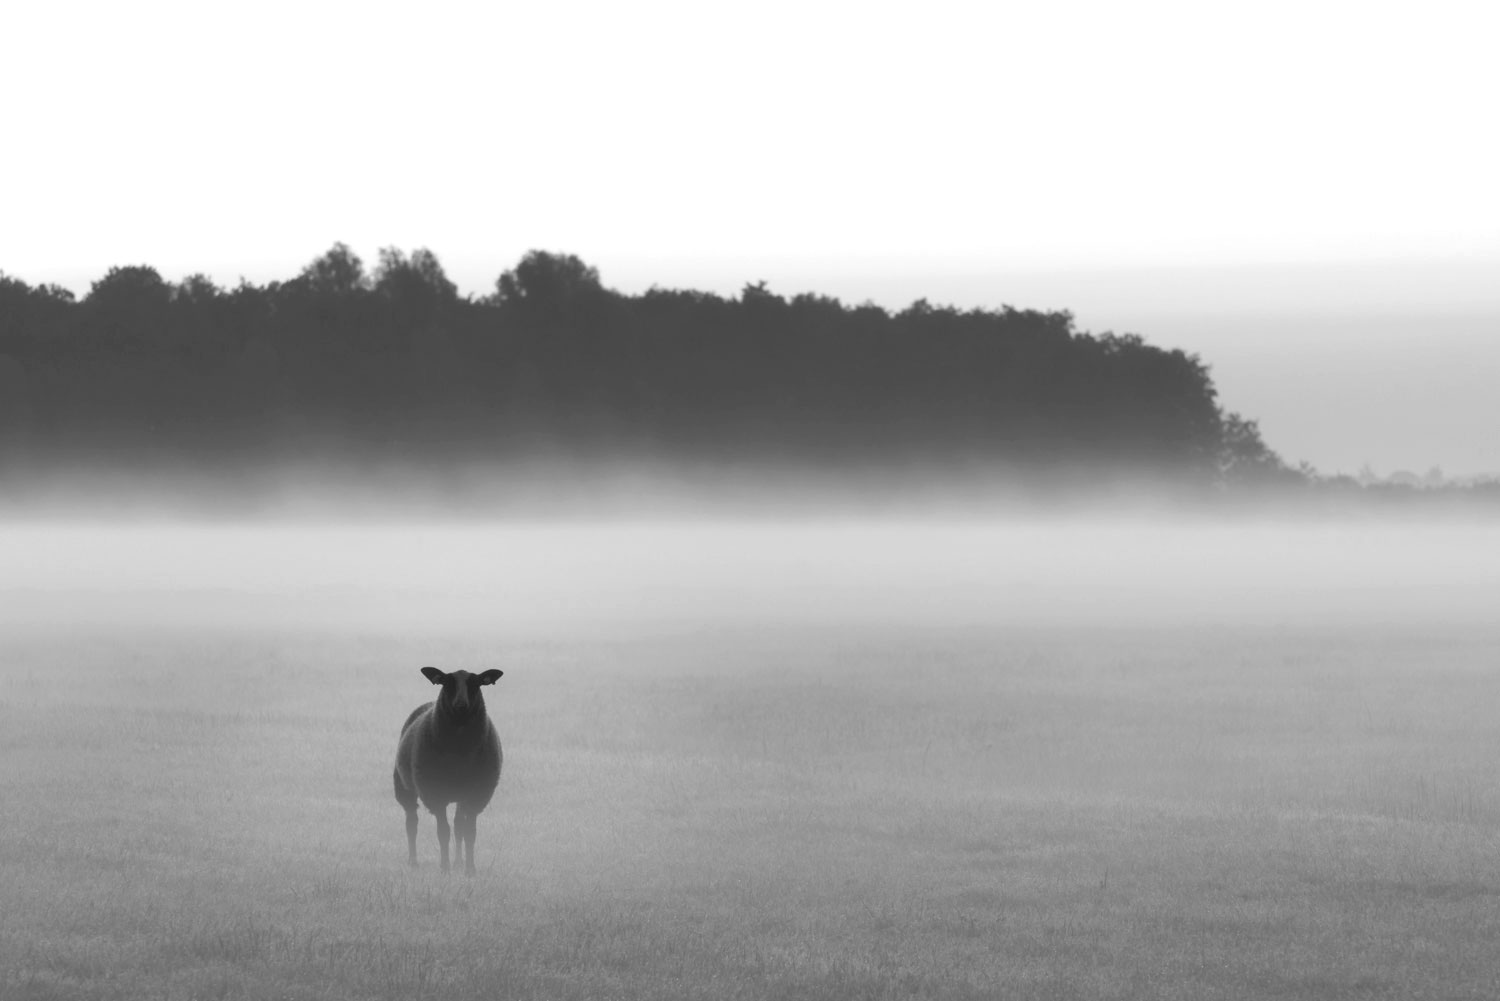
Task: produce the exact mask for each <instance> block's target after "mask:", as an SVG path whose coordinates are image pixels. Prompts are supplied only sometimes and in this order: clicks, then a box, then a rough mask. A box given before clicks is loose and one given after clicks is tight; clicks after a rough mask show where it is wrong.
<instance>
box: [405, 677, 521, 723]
mask: <svg viewBox="0 0 1500 1001" xmlns="http://www.w3.org/2000/svg"><path fill="white" fill-rule="evenodd" d="M422 673H423V674H425V675H426V676H427V680H428V681H431V682H432V683H433V684H434V685H442V686H443V693H442V694H441V695H439V696H438V705H439V706H441V707H442V708H443V711H444V712H446V713H447V714H448V715H449V716H450V717H452V718H454V719H460V720H462V719H465V718H467V717H469V716H473V715H475V714H476V713H479V712H482V711H483V710H484V694H483V693H482V692H480V690H479V689H480V687H481V686H483V685H493V684H494V683H495V682H497V681H499V680H500V676H501V675H502V674H503V673H504V672H503V671H495V670H489V671H485V672H484V673H483V674H470V673H469V672H468V671H453V672H452V673H449V672H446V671H439V670H438V669H437V668H435V667H424V668H422Z"/></svg>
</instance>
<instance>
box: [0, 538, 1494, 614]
mask: <svg viewBox="0 0 1500 1001" xmlns="http://www.w3.org/2000/svg"><path fill="white" fill-rule="evenodd" d="M0 552H3V553H4V560H3V561H0V593H3V595H4V602H3V605H4V611H3V612H0V616H3V618H4V619H5V620H6V621H8V622H11V623H13V624H14V623H20V622H33V623H34V622H39V621H54V622H55V621H59V620H66V621H71V622H87V621H94V620H97V621H106V622H129V623H136V624H143V623H156V624H175V625H179V626H190V625H193V624H195V623H236V624H240V625H257V624H259V625H276V624H281V623H286V622H294V623H298V624H302V625H309V624H317V625H322V626H324V627H327V628H335V629H349V628H358V629H364V630H375V631H400V632H403V633H416V634H432V633H441V632H443V631H460V632H466V633H469V632H481V633H488V634H516V635H528V634H537V633H546V632H549V631H562V632H566V633H567V634H569V635H577V634H581V633H599V632H607V631H610V630H620V629H627V630H629V629H638V628H648V629H662V628H699V627H710V626H722V625H725V624H728V625H747V626H774V625H777V624H794V623H804V624H809V623H821V624H825V625H835V626H843V625H847V626H851V627H858V626H861V625H870V624H878V623H892V622H899V623H902V624H910V625H919V626H932V627H939V626H941V627H964V626H976V625H985V626H993V625H997V624H999V625H1003V624H1016V625H1026V624H1048V625H1053V626H1077V627H1087V626H1090V625H1124V624H1135V625H1140V626H1178V627H1186V626H1194V625H1215V624H1225V625H1228V624H1240V625H1242V624H1262V625H1266V626H1275V625H1291V624H1321V625H1337V626H1347V627H1351V628H1356V627H1359V626H1361V625H1374V624H1382V625H1390V624H1392V623H1393V622H1407V623H1410V624H1413V625H1416V626H1422V625H1429V624H1430V625H1449V624H1461V623H1465V622H1483V621H1486V620H1487V618H1488V617H1489V616H1490V615H1491V614H1492V612H1493V609H1494V608H1495V607H1500V567H1497V565H1496V563H1495V560H1494V558H1493V554H1494V553H1495V552H1500V526H1496V525H1494V524H1488V523H1478V524H1475V523H1446V524H1445V523H1432V522H1424V523H1412V522H1380V521H1366V522H1356V523H1345V524H1329V523H1317V522H1299V521H1281V520H1263V521H1258V522H1245V523H1239V524H1234V523H1224V522H1222V521H1210V520H1191V519H1189V520H1181V521H1179V522H1178V523H1176V524H1173V523H1169V522H1167V521H1165V520H1163V519H1146V518H1131V519H1115V520H1105V519H1098V518H1090V519H1060V520H1044V519H1035V518H1034V519H1029V520H1021V519H1016V520H981V519H974V518H947V519H923V520H912V519H902V518H884V519H873V518H863V519H850V518H845V519H837V518H829V517H825V518H821V519H814V520H806V519H795V520H778V519H770V518H763V519H757V520H735V521H727V520H715V519H708V518H700V519H696V520H689V521H673V520H671V519H655V520H652V519H642V518H636V519H629V520H618V521H599V520H582V519H580V520H571V521H534V522H526V521H513V522H474V521H469V522H462V521H446V522H445V521H431V522H421V521H411V520H407V521H394V522H380V521H373V522H364V523H348V524H337V523H332V524H330V523H320V522H281V523H275V522H263V523H254V522H240V523H207V522H197V523H172V522H165V521H154V522H142V523H136V524H108V523H98V522H94V523H88V522H84V523H68V522H50V523H38V522H28V523H21V524H11V525H9V526H6V527H4V528H0Z"/></svg>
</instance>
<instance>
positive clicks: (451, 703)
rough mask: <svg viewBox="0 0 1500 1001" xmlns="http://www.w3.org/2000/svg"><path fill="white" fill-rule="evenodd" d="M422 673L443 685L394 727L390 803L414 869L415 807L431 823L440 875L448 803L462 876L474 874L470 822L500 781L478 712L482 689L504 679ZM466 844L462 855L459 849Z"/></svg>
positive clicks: (493, 739)
mask: <svg viewBox="0 0 1500 1001" xmlns="http://www.w3.org/2000/svg"><path fill="white" fill-rule="evenodd" d="M422 673H423V674H424V675H426V676H427V680H429V681H431V682H432V683H433V684H434V685H441V686H443V690H442V692H441V693H440V694H439V695H438V697H437V701H436V702H428V703H427V704H426V705H421V706H418V707H417V708H416V709H413V710H412V712H411V714H410V715H409V716H407V717H406V722H405V723H403V724H402V725H401V739H400V741H399V743H398V744H397V745H396V768H395V771H394V773H393V778H394V781H395V785H396V802H398V803H400V804H401V807H402V809H404V810H405V811H406V848H407V860H408V862H409V863H410V864H411V865H413V866H415V865H416V864H417V801H418V800H421V802H422V805H423V806H425V807H427V809H428V810H430V811H431V812H432V814H433V816H435V817H437V836H438V847H439V848H440V849H441V850H442V866H443V871H444V872H447V871H448V830H449V828H448V817H447V813H448V804H449V803H454V804H456V805H455V806H454V808H453V832H454V842H453V845H454V848H455V850H456V851H457V853H458V856H459V858H460V859H462V860H463V863H464V872H465V873H467V874H468V875H470V876H472V875H474V835H475V820H476V818H477V817H478V816H479V812H480V811H481V810H483V809H484V808H485V807H486V806H488V805H489V802H490V797H492V796H494V794H495V786H496V785H498V784H499V782H500V763H501V760H502V754H501V750H500V736H499V734H497V733H496V732H495V725H494V724H493V723H491V722H490V718H489V714H488V713H486V712H485V708H484V694H483V693H482V692H481V691H480V687H481V686H483V685H493V684H494V683H495V682H496V681H498V680H500V676H501V675H502V674H503V673H504V672H501V671H496V670H489V671H485V672H484V673H483V674H470V673H469V672H468V671H454V672H452V673H451V674H449V673H445V672H443V671H439V670H438V669H437V668H435V667H424V668H422ZM465 844H467V845H468V853H467V855H466V854H465V853H464V845H465Z"/></svg>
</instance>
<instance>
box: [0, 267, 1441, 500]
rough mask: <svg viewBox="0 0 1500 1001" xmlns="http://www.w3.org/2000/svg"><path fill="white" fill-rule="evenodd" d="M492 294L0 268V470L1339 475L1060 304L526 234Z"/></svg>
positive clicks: (1179, 371)
mask: <svg viewBox="0 0 1500 1001" xmlns="http://www.w3.org/2000/svg"><path fill="white" fill-rule="evenodd" d="M495 289H496V291H495V295H494V296H493V297H491V298H488V299H484V300H479V301H475V300H471V299H465V298H461V297H460V296H459V295H458V293H457V289H456V288H455V286H454V284H453V283H452V282H451V281H450V280H449V279H448V277H447V275H446V274H445V273H444V271H443V268H442V265H441V264H440V262H439V261H438V259H437V257H436V255H434V254H433V253H432V252H431V251H429V250H426V249H419V250H415V251H412V252H410V253H407V252H403V251H402V250H400V249H397V248H394V247H388V248H385V249H383V250H381V251H380V253H379V258H378V263H377V264H376V266H375V268H374V270H373V273H371V274H367V273H366V271H365V268H364V265H363V263H362V262H361V260H360V258H359V257H358V255H356V254H355V253H354V252H353V251H352V250H351V249H350V248H349V247H348V246H347V245H345V244H342V243H338V244H335V245H334V246H333V247H332V248H330V249H329V250H328V251H327V252H325V253H324V254H322V255H321V256H319V257H318V258H316V259H314V260H313V261H312V262H310V263H309V264H308V265H307V266H306V267H305V268H304V269H302V271H301V273H300V274H299V275H297V276H296V277H294V278H292V279H291V280H289V281H285V282H271V283H269V284H266V285H255V284H252V283H250V282H246V281H244V280H243V279H242V280H241V281H240V283H239V284H238V285H237V286H235V287H234V288H230V289H224V288H220V287H218V286H217V285H215V284H214V283H213V282H212V281H211V280H210V279H208V278H207V277H205V276H203V275H190V276H188V277H187V278H185V279H183V280H182V281H180V282H178V283H177V284H175V285H173V284H170V283H168V282H166V281H164V280H163V279H162V277H161V275H160V274H159V273H157V272H156V271H155V270H154V269H152V268H149V267H145V266H133V267H122V268H113V269H111V270H110V271H109V272H108V273H107V274H106V275H105V276H104V277H103V278H101V279H100V280H99V281H97V282H95V283H94V284H93V287H92V288H91V289H90V291H89V294H88V295H87V296H86V297H85V298H84V299H83V300H82V301H81V302H74V301H73V299H72V297H71V296H70V295H69V294H67V293H66V292H65V291H64V290H61V289H57V288H56V287H53V286H40V287H36V288H33V287H31V286H28V285H27V284H26V283H25V282H23V281H21V280H19V279H16V278H11V277H7V276H4V275H0V394H4V395H5V396H6V397H7V398H8V402H7V403H6V404H5V405H4V406H3V407H0V424H5V425H7V426H8V427H9V428H10V432H9V433H8V437H6V441H8V442H9V443H10V444H9V445H8V446H7V449H8V450H7V451H6V452H5V455H6V456H9V457H10V458H8V459H7V460H6V461H7V462H8V463H10V465H9V466H7V467H4V468H5V469H9V470H12V473H5V474H4V475H12V474H13V470H14V468H15V467H14V463H15V462H16V461H17V460H16V459H15V456H16V455H18V454H20V452H18V451H17V449H18V447H19V446H17V444H16V443H17V442H19V441H21V440H22V437H24V439H25V441H26V447H25V450H24V451H25V454H26V455H27V456H29V457H30V458H29V459H28V461H30V462H33V463H35V462H43V461H46V460H47V458H48V457H50V461H52V462H53V463H54V464H55V465H56V466H58V467H59V468H72V467H73V466H76V465H77V464H78V463H81V462H85V461H87V462H103V461H108V462H116V463H119V464H120V465H121V466H123V467H130V468H134V467H135V466H136V465H138V464H139V462H140V461H141V460H142V459H143V458H144V457H151V459H152V461H158V460H159V461H170V462H182V463H191V464H194V465H197V466H201V465H203V464H204V463H213V464H214V465H215V468H248V467H252V466H254V465H255V464H257V463H263V462H267V461H278V460H279V459H281V458H285V457H288V456H294V455H295V456H306V455H315V456H321V457H323V458H325V459H335V458H337V459H339V460H340V461H341V462H345V463H352V464H355V465H359V464H370V465H372V466H378V465H381V464H386V463H389V462H391V461H402V462H408V461H416V462H424V463H429V464H442V465H443V466H444V468H449V469H462V468H470V467H472V466H473V465H475V464H476V463H478V464H492V463H494V464H503V463H504V462H506V461H509V460H512V459H516V458H528V459H529V458H534V457H536V456H537V455H538V454H542V453H545V454H557V455H566V456H569V457H571V458H572V459H574V460H583V459H588V458H592V457H601V456H603V457H609V456H627V457H632V458H639V457H647V458H651V459H654V460H659V461H666V462H675V463H681V464H687V465H697V464H704V463H711V464H713V465H714V466H715V467H716V468H718V467H722V466H724V465H738V466H741V467H743V468H745V469H760V468H763V467H764V465H765V464H766V463H772V462H774V463H776V464H779V465H782V466H786V467H793V468H798V469H801V470H802V471H803V472H805V473H806V474H808V475H812V476H822V477H842V478H845V479H847V480H848V482H871V481H872V480H871V478H872V477H873V478H875V479H878V478H879V477H880V476H881V475H888V476H889V477H890V479H891V481H892V482H894V481H896V480H897V479H899V478H900V477H902V476H906V475H908V474H910V475H914V476H927V475H932V476H954V475H961V474H962V475H973V476H975V477H977V478H979V479H984V480H986V481H987V482H990V483H993V482H996V481H999V482H1002V483H1005V484H1009V485H1011V486H1013V487H1024V488H1028V489H1039V490H1044V489H1052V488H1056V487H1059V486H1062V485H1066V486H1069V487H1073V488H1079V489H1098V488H1103V487H1106V486H1108V485H1109V484H1112V483H1117V482H1123V481H1132V482H1134V481H1141V480H1145V481H1149V482H1152V483H1157V484H1161V485H1163V486H1168V487H1171V488H1174V489H1186V490H1189V491H1192V492H1196V493H1200V494H1201V493H1206V492H1209V490H1210V488H1216V489H1217V490H1219V491H1221V492H1227V493H1229V494H1245V493H1252V494H1254V493H1261V492H1264V491H1265V490H1266V489H1270V488H1275V489H1283V488H1289V487H1297V486H1298V485H1300V484H1313V485H1319V484H1323V485H1324V487H1326V490H1327V491H1330V492H1331V491H1335V490H1342V489H1344V486H1343V485H1342V484H1334V483H1333V481H1323V480H1321V479H1320V478H1318V477H1317V476H1316V474H1315V472H1313V471H1312V470H1310V469H1306V468H1304V469H1300V470H1298V469H1293V468H1290V467H1288V466H1287V465H1286V464H1285V463H1283V462H1282V460H1281V459H1280V457H1279V456H1277V455H1276V453H1275V452H1274V451H1272V450H1271V448H1270V447H1269V446H1268V445H1267V444H1266V443H1265V441H1264V440H1263V438H1262V436H1261V433H1260V428H1259V426H1258V425H1257V424H1256V422H1255V421H1253V420H1249V419H1246V418H1244V417H1242V416H1240V415H1238V414H1235V413H1231V412H1225V411H1224V410H1223V409H1222V408H1221V407H1220V406H1219V403H1218V399H1217V394H1216V391H1215V388H1214V384H1213V380H1212V378H1211V376H1210V373H1209V369H1208V367H1207V365H1205V364H1204V363H1203V362H1202V360H1201V359H1199V358H1198V357H1197V356H1196V355H1191V354H1187V353H1185V352H1182V351H1177V350H1167V349H1162V348H1159V347H1156V346H1154V345H1152V344H1150V343H1148V342H1147V341H1146V340H1144V339H1143V338H1141V337H1139V336H1137V335H1134V334H1123V335H1117V334H1113V333H1103V334H1098V335H1095V334H1090V333H1087V332H1082V331H1079V330H1077V329H1076V327H1075V323H1074V319H1073V317H1072V315H1071V314H1069V313H1066V312H1042V311H1035V310H1025V309H1015V308H1012V307H1009V306H1006V307H1003V308H1001V309H998V310H978V309H974V310H959V309H955V308H953V307H950V306H943V305H935V304H933V303H931V302H928V301H926V300H923V299H919V300H917V301H915V302H913V303H911V304H910V305H909V306H907V307H906V308H904V309H902V310H899V311H896V312H890V311H887V310H885V309H882V308H880V307H879V306H875V305H873V304H870V303H863V304H860V305H857V306H847V305H845V304H844V303H841V302H840V301H839V300H837V299H833V298H829V297H826V296H819V295H815V294H802V295H796V296H792V297H786V296H783V295H781V294H779V293H777V292H775V291H773V290H772V289H770V288H769V287H768V286H767V285H766V283H765V282H754V283H750V284H747V285H745V286H744V288H743V289H742V290H741V291H740V293H739V295H738V296H736V297H734V298H726V297H724V296H720V295H715V294H712V293H705V292H699V291H693V290H682V289H664V288H652V289H650V290H648V291H647V292H645V293H643V294H641V295H636V296H624V295H620V294H618V293H616V292H613V291H611V290H609V289H607V288H605V287H604V285H603V284H602V282H601V280H600V277H599V273H598V272H597V270H595V269H594V268H592V267H590V266H589V265H587V264H585V263H584V262H583V261H581V260H580V259H579V258H577V257H575V256H573V255H569V254H556V253H548V252H544V251H532V252H530V253H528V254H526V255H525V256H524V257H522V258H521V260H520V261H519V262H518V263H517V264H516V265H515V266H514V267H513V268H511V269H509V270H506V271H505V272H504V273H503V274H501V275H500V277H499V279H498V280H497V281H496V284H495ZM23 424H24V427H25V434H24V436H20V435H19V432H18V431H17V429H18V428H20V427H22V425H23ZM39 457H40V458H39ZM101 457H103V458H101ZM16 475H18V474H16ZM1433 479H1434V482H1435V478H1433Z"/></svg>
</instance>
